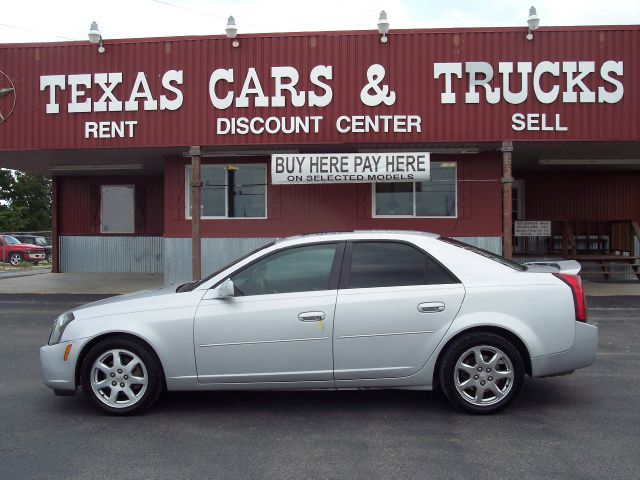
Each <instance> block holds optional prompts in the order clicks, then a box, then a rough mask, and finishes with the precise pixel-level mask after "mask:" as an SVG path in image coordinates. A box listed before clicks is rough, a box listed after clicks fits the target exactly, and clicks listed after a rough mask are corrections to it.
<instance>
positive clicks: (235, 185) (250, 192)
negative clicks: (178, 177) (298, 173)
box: [185, 164, 267, 218]
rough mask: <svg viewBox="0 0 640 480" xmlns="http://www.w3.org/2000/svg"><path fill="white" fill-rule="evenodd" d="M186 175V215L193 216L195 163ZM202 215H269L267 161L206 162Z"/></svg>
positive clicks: (203, 180)
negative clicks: (234, 163) (192, 187)
mask: <svg viewBox="0 0 640 480" xmlns="http://www.w3.org/2000/svg"><path fill="white" fill-rule="evenodd" d="M186 168H187V170H186V175H185V179H186V181H185V192H186V194H185V201H186V205H185V209H186V217H187V218H191V166H190V165H188V166H187V167H186ZM200 174H201V177H202V190H201V191H200V216H201V218H266V216H267V208H266V206H267V168H266V165H265V164H239V165H231V164H229V165H202V166H201V171H200Z"/></svg>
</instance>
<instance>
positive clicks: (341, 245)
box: [209, 240, 347, 298]
mask: <svg viewBox="0 0 640 480" xmlns="http://www.w3.org/2000/svg"><path fill="white" fill-rule="evenodd" d="M346 243H347V242H346V241H344V240H333V241H330V240H329V241H321V242H312V243H303V244H298V245H291V246H288V247H285V248H279V249H277V250H273V251H271V252H269V253H267V254H265V255H262V256H261V257H258V258H256V259H255V260H252V261H251V262H249V263H247V264H246V265H243V266H242V267H240V268H238V269H237V270H233V271H232V272H230V273H228V274H227V275H225V276H224V277H223V278H222V279H221V280H220V281H218V282H216V283H215V284H213V285H212V286H211V287H210V288H209V289H213V288H217V287H219V286H220V285H221V284H222V283H224V282H226V281H227V280H229V279H231V277H233V276H235V275H238V274H239V273H241V272H243V271H244V270H246V269H247V268H249V267H251V266H253V265H255V264H256V263H258V262H261V261H262V260H266V259H267V258H269V257H271V256H272V255H275V254H278V253H282V252H284V251H287V250H293V249H296V248H304V247H312V246H317V245H336V253H335V255H334V257H333V263H332V264H331V273H329V287H328V288H327V290H338V286H339V283H340V273H341V270H342V264H343V260H344V252H345V244H346ZM308 291H309V290H301V291H299V292H286V293H265V294H262V295H240V296H238V297H235V298H248V297H258V296H264V295H289V294H291V293H304V292H308ZM313 291H322V290H313Z"/></svg>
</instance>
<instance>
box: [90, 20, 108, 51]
mask: <svg viewBox="0 0 640 480" xmlns="http://www.w3.org/2000/svg"><path fill="white" fill-rule="evenodd" d="M89 41H90V42H91V43H95V44H97V45H98V53H104V52H105V48H104V42H103V41H102V35H101V34H100V30H98V24H97V23H96V22H91V28H90V29H89Z"/></svg>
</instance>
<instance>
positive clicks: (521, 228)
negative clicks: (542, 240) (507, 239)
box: [513, 220, 551, 237]
mask: <svg viewBox="0 0 640 480" xmlns="http://www.w3.org/2000/svg"><path fill="white" fill-rule="evenodd" d="M513 234H514V235H515V236H516V237H550V236H551V222H550V221H549V220H516V221H515V222H513Z"/></svg>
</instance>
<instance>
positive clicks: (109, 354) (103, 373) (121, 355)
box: [80, 337, 164, 415]
mask: <svg viewBox="0 0 640 480" xmlns="http://www.w3.org/2000/svg"><path fill="white" fill-rule="evenodd" d="M80 375H81V380H82V388H83V390H84V393H85V395H86V396H88V397H89V398H90V399H91V401H93V403H94V404H95V405H97V406H98V407H99V408H101V409H102V410H103V411H105V412H107V413H110V414H113V415H136V414H139V413H142V412H143V411H144V410H146V409H148V408H149V407H150V406H151V405H153V404H154V403H155V402H156V400H157V399H158V398H159V397H160V394H161V393H162V390H163V387H164V382H163V378H162V377H163V374H162V369H161V367H160V365H159V362H158V361H157V360H156V358H155V355H154V354H153V353H152V352H150V351H149V350H148V348H147V347H145V346H143V345H142V344H140V343H138V342H135V341H133V340H131V339H128V338H120V337H113V338H108V339H106V340H103V341H102V342H100V343H98V344H96V345H94V346H93V347H92V348H91V350H89V352H88V353H87V355H86V356H85V358H84V360H83V362H82V368H81V372H80Z"/></svg>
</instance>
